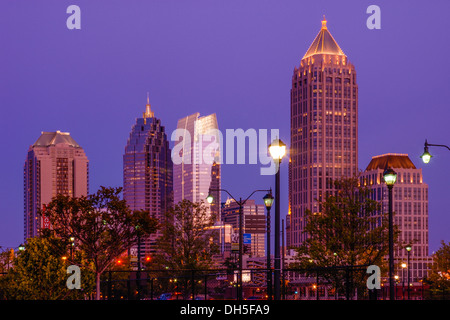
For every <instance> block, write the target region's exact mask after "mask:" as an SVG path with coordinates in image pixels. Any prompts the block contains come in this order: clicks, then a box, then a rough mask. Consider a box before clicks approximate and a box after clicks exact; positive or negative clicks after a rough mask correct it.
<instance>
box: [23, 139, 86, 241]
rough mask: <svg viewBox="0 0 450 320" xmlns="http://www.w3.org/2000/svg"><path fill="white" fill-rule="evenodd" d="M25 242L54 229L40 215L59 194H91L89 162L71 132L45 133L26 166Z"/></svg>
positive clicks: (37, 142) (29, 151) (30, 153)
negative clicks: (41, 231) (46, 229)
mask: <svg viewBox="0 0 450 320" xmlns="http://www.w3.org/2000/svg"><path fill="white" fill-rule="evenodd" d="M23 182H24V240H25V241H26V240H27V239H28V238H32V237H35V236H38V235H39V233H40V230H41V229H42V228H48V227H50V225H49V222H48V220H47V218H46V217H45V212H44V215H43V216H41V215H39V212H40V211H41V210H42V209H44V206H45V204H48V203H49V202H50V201H51V200H52V198H53V197H55V196H56V195H58V194H62V195H66V196H71V197H80V196H86V195H87V194H88V192H89V161H88V159H87V157H86V154H85V153H84V150H83V149H82V148H81V147H80V145H79V144H78V143H76V142H75V140H74V139H73V138H72V137H71V136H70V134H69V133H68V132H60V131H56V132H42V134H41V136H40V137H39V139H37V141H36V142H35V143H34V144H33V145H32V146H30V148H29V149H28V155H27V158H26V160H25V165H24V180H23Z"/></svg>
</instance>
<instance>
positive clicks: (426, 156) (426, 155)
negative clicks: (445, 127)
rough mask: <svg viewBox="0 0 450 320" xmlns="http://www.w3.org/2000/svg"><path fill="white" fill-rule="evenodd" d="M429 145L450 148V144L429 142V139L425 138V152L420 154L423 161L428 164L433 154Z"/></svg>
mask: <svg viewBox="0 0 450 320" xmlns="http://www.w3.org/2000/svg"><path fill="white" fill-rule="evenodd" d="M429 146H433V147H443V148H447V149H448V150H450V147H449V146H446V145H443V144H431V143H428V141H427V140H425V145H424V148H423V154H422V155H421V156H420V157H421V158H422V161H423V162H424V163H425V164H426V163H428V162H430V160H431V157H432V155H431V154H430V153H429V152H428V147H429Z"/></svg>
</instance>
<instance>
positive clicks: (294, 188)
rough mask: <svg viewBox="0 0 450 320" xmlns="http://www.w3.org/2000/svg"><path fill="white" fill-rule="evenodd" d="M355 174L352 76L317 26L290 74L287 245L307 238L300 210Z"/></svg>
mask: <svg viewBox="0 0 450 320" xmlns="http://www.w3.org/2000/svg"><path fill="white" fill-rule="evenodd" d="M357 172H358V85H357V83H356V71H355V67H354V66H353V64H351V63H350V62H349V60H348V58H347V56H346V55H345V54H344V52H343V51H342V49H341V48H340V47H339V45H338V44H337V42H336V41H335V40H334V38H333V36H332V35H331V33H330V32H329V31H328V28H327V21H326V20H325V19H324V20H323V21H322V28H321V30H320V31H319V34H318V35H317V36H316V38H315V39H314V41H313V43H312V44H311V46H310V47H309V49H308V50H307V52H306V54H305V55H304V56H303V58H302V60H301V61H300V66H299V67H298V68H297V67H296V68H295V69H294V74H293V76H292V88H291V150H290V159H289V217H288V219H290V223H288V225H289V229H288V231H289V234H288V236H289V237H290V239H289V241H288V243H290V245H292V246H298V245H300V244H301V243H302V242H303V241H304V240H305V239H306V235H305V234H304V233H303V229H304V227H305V223H306V221H305V210H306V209H309V210H311V211H312V212H320V211H321V207H320V205H319V202H320V201H322V200H325V197H326V196H327V195H328V194H331V193H332V192H333V191H334V185H333V180H336V179H338V178H341V177H343V176H345V177H350V176H353V175H355V174H356V173H357Z"/></svg>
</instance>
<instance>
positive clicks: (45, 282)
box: [0, 235, 94, 300]
mask: <svg viewBox="0 0 450 320" xmlns="http://www.w3.org/2000/svg"><path fill="white" fill-rule="evenodd" d="M66 248H67V247H65V246H64V244H63V242H62V241H60V239H56V238H54V237H51V236H48V235H45V236H41V237H35V238H31V239H28V242H27V243H26V245H25V250H23V251H20V252H19V254H18V256H17V257H16V258H15V259H14V261H13V265H12V267H11V268H10V269H9V270H8V273H7V274H6V275H5V276H3V277H0V291H1V296H2V298H3V299H26V300H31V299H32V300H36V299H38V300H56V299H58V300H61V299H78V298H81V297H82V296H83V295H85V294H89V293H90V292H92V291H93V285H94V281H93V279H94V278H93V276H92V274H89V272H85V271H83V277H82V278H81V281H82V288H83V290H69V289H68V288H67V286H66V280H67V277H68V275H67V272H66V271H67V266H68V264H67V262H66V260H65V259H64V258H65V257H67V252H66ZM55 253H57V254H55Z"/></svg>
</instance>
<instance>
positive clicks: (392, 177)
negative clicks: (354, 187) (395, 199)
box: [383, 168, 397, 300]
mask: <svg viewBox="0 0 450 320" xmlns="http://www.w3.org/2000/svg"><path fill="white" fill-rule="evenodd" d="M383 178H384V182H385V183H386V185H387V187H388V190H389V297H390V299H391V300H395V293H394V276H393V275H394V226H393V212H392V189H393V188H394V184H395V181H396V180H397V173H396V172H395V171H394V170H393V169H391V168H387V169H386V170H385V171H384V173H383Z"/></svg>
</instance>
